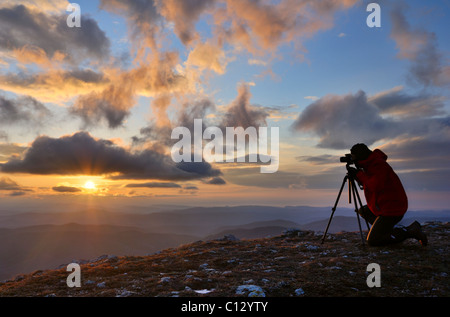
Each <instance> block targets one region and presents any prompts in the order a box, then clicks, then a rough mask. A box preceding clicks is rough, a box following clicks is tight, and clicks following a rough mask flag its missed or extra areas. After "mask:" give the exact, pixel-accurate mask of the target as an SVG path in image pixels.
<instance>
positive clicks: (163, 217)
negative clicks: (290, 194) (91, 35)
mask: <svg viewBox="0 0 450 317" xmlns="http://www.w3.org/2000/svg"><path fill="white" fill-rule="evenodd" d="M407 215H408V216H409V217H410V218H407V217H406V219H405V222H406V224H409V223H408V222H410V219H420V220H422V221H425V220H443V221H445V220H447V221H448V220H450V216H449V215H450V213H449V212H448V211H442V212H409V213H408V214H407ZM329 217H330V208H322V207H320V208H318V207H307V206H287V207H270V206H235V207H208V208H207V207H199V208H187V209H181V210H180V209H177V210H173V211H163V212H152V213H145V212H143V211H142V209H139V213H133V212H132V211H130V210H127V211H124V212H108V211H104V210H100V209H89V210H85V211H78V212H75V211H73V212H64V211H61V212H56V211H54V212H34V213H32V212H27V213H16V214H14V213H7V214H2V215H0V241H1V242H2V243H0V281H1V280H4V279H8V278H12V277H13V276H14V275H16V274H21V273H25V272H31V271H35V270H42V269H52V268H55V267H57V266H59V265H60V264H64V263H68V262H70V261H72V260H74V259H92V258H96V257H99V256H101V255H103V254H114V255H117V256H119V255H120V256H121V255H129V256H138V255H141V256H142V255H147V254H152V253H154V252H157V251H160V250H162V249H165V248H170V247H177V246H179V245H181V244H185V243H192V242H195V241H197V240H204V241H207V240H212V239H217V238H220V237H223V236H225V235H228V234H232V235H234V236H235V237H237V238H239V239H256V238H265V237H270V236H277V235H280V234H282V233H283V231H285V230H286V229H289V228H297V229H302V230H312V231H316V232H323V231H324V230H325V228H326V225H327V222H328V220H329ZM361 225H362V229H363V230H364V231H366V230H367V227H366V225H365V222H364V221H361ZM358 230H359V227H358V222H357V220H356V216H355V213H354V211H353V210H351V209H345V208H339V209H338V211H337V212H336V214H335V216H334V217H333V219H332V223H331V226H330V229H329V231H328V232H329V233H337V232H340V231H349V232H351V231H358Z"/></svg>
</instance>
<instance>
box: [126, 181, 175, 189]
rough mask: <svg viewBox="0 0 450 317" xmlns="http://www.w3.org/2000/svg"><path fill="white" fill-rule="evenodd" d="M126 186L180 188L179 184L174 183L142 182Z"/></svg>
mask: <svg viewBox="0 0 450 317" xmlns="http://www.w3.org/2000/svg"><path fill="white" fill-rule="evenodd" d="M125 187H127V188H142V187H144V188H181V186H180V185H178V184H176V183H156V182H152V183H143V184H127V185H126V186H125Z"/></svg>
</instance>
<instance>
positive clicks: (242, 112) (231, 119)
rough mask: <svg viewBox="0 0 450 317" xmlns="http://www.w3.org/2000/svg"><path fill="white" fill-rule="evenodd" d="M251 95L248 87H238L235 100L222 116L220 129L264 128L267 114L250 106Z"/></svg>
mask: <svg viewBox="0 0 450 317" xmlns="http://www.w3.org/2000/svg"><path fill="white" fill-rule="evenodd" d="M250 98H251V93H250V89H249V87H248V85H245V84H243V85H241V86H239V87H238V96H237V98H236V100H234V101H233V102H232V104H231V105H230V106H229V107H228V108H227V110H226V112H225V114H224V115H223V122H222V124H221V126H222V127H243V128H244V129H246V128H248V127H255V128H258V127H259V126H265V125H267V124H266V118H267V117H269V113H268V112H267V111H265V110H264V109H262V108H257V107H254V106H252V105H251V104H250Z"/></svg>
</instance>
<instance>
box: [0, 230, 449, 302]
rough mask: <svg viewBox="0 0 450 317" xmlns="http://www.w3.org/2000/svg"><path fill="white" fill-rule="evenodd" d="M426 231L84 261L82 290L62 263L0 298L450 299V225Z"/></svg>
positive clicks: (19, 281)
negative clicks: (386, 239) (377, 274)
mask: <svg viewBox="0 0 450 317" xmlns="http://www.w3.org/2000/svg"><path fill="white" fill-rule="evenodd" d="M424 231H425V232H426V233H427V234H428V236H429V245H428V246H427V247H422V246H421V245H420V244H419V243H418V242H417V241H413V240H408V241H406V242H404V243H402V244H400V245H396V246H390V247H382V248H381V247H377V248H375V247H367V246H366V247H362V245H361V240H360V236H359V232H352V233H339V234H333V235H329V237H328V239H327V240H326V241H325V243H324V244H321V235H319V234H318V233H314V232H309V231H308V232H305V231H302V232H295V231H294V232H290V233H286V234H283V235H280V236H277V237H272V238H266V239H256V240H240V241H235V240H234V239H227V238H224V239H219V240H213V241H206V242H203V241H198V242H196V243H193V244H189V245H184V246H180V247H179V248H173V249H167V250H164V251H162V252H160V253H157V254H154V255H150V256H143V257H115V256H103V257H100V258H98V259H95V260H92V261H84V262H81V284H82V285H81V287H80V288H69V287H68V286H67V284H66V279H67V276H68V275H69V274H70V272H66V266H65V265H63V266H61V268H60V269H57V270H49V271H36V272H33V273H31V274H27V275H20V276H17V277H16V278H15V279H13V280H10V281H6V282H3V283H0V296H57V297H67V296H74V297H75V296H85V297H86V296H88V297H91V296H102V297H115V296H126V297H128V296H136V297H142V296H145V297H172V296H179V297H197V296H209V297H211V296H213V297H234V296H249V295H250V296H266V297H291V296H302V297H322V296H349V297H354V296H387V297H408V296H414V297H429V296H437V297H448V296H449V295H450V288H449V283H448V269H449V258H448V254H449V251H450V249H449V242H448V239H447V238H448V233H449V232H450V224H449V223H444V224H443V223H429V224H426V225H425V226H424ZM370 263H378V264H379V265H380V267H381V287H380V288H369V287H368V286H367V284H366V278H367V276H368V274H369V273H368V272H367V271H366V270H367V265H368V264H370ZM243 285H253V288H254V289H255V291H254V292H253V293H250V294H249V292H250V291H251V288H249V287H241V288H239V286H243ZM255 286H257V287H255ZM242 288H244V291H243V292H237V291H238V289H242ZM247 289H249V290H247ZM201 290H207V291H203V292H199V291H201Z"/></svg>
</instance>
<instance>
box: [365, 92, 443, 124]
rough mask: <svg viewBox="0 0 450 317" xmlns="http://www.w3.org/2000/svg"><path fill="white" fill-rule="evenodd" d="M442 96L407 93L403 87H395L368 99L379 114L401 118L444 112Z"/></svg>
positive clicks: (430, 115)
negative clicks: (378, 110) (377, 109)
mask: <svg viewBox="0 0 450 317" xmlns="http://www.w3.org/2000/svg"><path fill="white" fill-rule="evenodd" d="M445 99H446V98H444V97H443V96H438V95H431V94H428V93H425V92H423V93H421V94H420V95H415V96H413V95H408V94H406V93H405V92H404V91H403V87H395V88H393V89H391V90H388V91H383V92H380V93H378V94H375V95H374V96H371V97H370V98H369V99H368V101H369V102H371V103H373V104H375V105H376V106H377V107H378V108H379V109H380V113H381V114H387V115H393V116H396V117H401V118H424V117H433V116H441V115H444V114H445V111H444V106H445V104H444V102H445Z"/></svg>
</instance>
